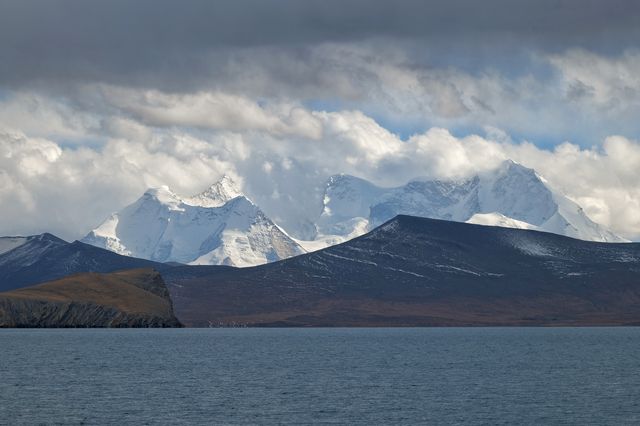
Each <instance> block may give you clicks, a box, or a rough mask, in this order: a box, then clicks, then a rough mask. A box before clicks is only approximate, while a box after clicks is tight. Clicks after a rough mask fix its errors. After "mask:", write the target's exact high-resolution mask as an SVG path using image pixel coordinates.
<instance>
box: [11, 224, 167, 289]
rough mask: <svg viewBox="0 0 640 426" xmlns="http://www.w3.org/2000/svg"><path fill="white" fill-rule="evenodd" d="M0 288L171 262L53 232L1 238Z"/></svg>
mask: <svg viewBox="0 0 640 426" xmlns="http://www.w3.org/2000/svg"><path fill="white" fill-rule="evenodd" d="M2 242H4V243H5V244H4V245H5V246H6V248H7V249H6V250H5V251H4V252H2V251H1V250H0V291H6V290H13V289H16V288H21V287H26V286H29V285H33V284H38V283H42V282H45V281H50V280H54V279H58V278H62V277H66V276H68V275H71V274H76V273H79V272H113V271H118V270H123V269H133V268H155V269H157V270H159V271H164V270H165V269H167V268H170V266H169V265H166V264H162V263H157V262H152V261H149V260H143V259H136V258H133V257H127V256H122V255H119V254H116V253H113V252H110V251H108V250H104V249H100V248H98V247H94V246H91V245H88V244H84V243H81V242H78V241H76V242H73V243H67V242H66V241H63V240H61V239H60V238H58V237H55V236H53V235H51V234H42V235H35V236H31V237H21V238H15V237H14V238H9V237H4V238H0V243H2Z"/></svg>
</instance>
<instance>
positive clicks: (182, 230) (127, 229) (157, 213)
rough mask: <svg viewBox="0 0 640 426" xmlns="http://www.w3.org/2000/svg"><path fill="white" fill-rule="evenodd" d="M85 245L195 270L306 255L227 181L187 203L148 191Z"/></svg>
mask: <svg viewBox="0 0 640 426" xmlns="http://www.w3.org/2000/svg"><path fill="white" fill-rule="evenodd" d="M81 241H82V242H85V243H88V244H92V245H94V246H97V247H102V248H106V249H108V250H111V251H114V252H116V253H119V254H123V255H127V256H134V257H139V258H143V259H149V260H154V261H158V262H169V261H174V262H180V263H189V264H194V265H231V266H240V267H243V266H253V265H259V264H262V263H267V262H272V261H276V260H280V259H285V258H288V257H291V256H295V255H298V254H302V253H304V249H303V248H302V247H301V246H300V245H298V244H297V243H296V242H295V241H294V240H293V239H291V238H290V237H289V236H288V235H287V234H286V233H285V232H284V231H283V230H282V229H280V228H279V227H278V226H277V225H276V224H274V223H273V222H272V221H271V220H270V219H269V218H268V217H267V216H266V215H265V214H264V213H263V212H262V210H260V208H259V207H258V206H256V205H255V204H254V203H252V202H251V200H249V199H248V198H247V197H245V196H244V195H243V194H242V193H241V192H240V191H239V190H238V189H237V187H236V185H235V184H234V182H233V180H232V179H231V178H229V177H228V176H225V177H223V178H222V179H221V180H220V181H219V182H217V183H215V184H214V185H212V186H211V187H210V188H209V189H207V190H206V191H204V192H202V193H200V194H198V195H195V196H192V197H186V198H181V197H180V196H178V195H176V194H175V193H173V192H172V191H171V190H170V189H169V188H168V187H166V186H163V187H161V188H155V189H149V190H148V191H147V192H145V193H144V195H143V196H142V197H141V198H140V199H138V200H137V201H136V202H134V203H133V204H131V205H129V206H127V207H125V208H124V209H123V210H121V211H120V212H118V213H114V214H112V215H111V216H110V217H109V218H108V219H107V220H105V221H104V222H103V223H102V224H101V225H100V226H98V227H97V228H96V229H94V230H93V231H91V232H90V233H89V234H88V235H87V236H86V237H84V238H83V239H82V240H81Z"/></svg>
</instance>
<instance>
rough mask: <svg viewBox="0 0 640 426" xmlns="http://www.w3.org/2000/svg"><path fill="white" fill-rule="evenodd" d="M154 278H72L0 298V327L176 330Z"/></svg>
mask: <svg viewBox="0 0 640 426" xmlns="http://www.w3.org/2000/svg"><path fill="white" fill-rule="evenodd" d="M180 326H181V325H180V322H179V321H178V320H177V319H176V317H175V316H174V314H173V307H172V304H171V299H170V298H169V292H168V291H167V288H166V286H165V284H164V282H163V280H162V277H161V276H160V274H159V273H158V272H156V271H153V270H151V269H137V270H130V271H124V272H118V273H113V274H95V273H88V274H78V275H73V276H70V277H67V278H64V279H61V280H57V281H52V282H48V283H44V284H41V285H37V286H32V287H27V288H23V289H19V290H14V291H10V292H5V293H0V327H180Z"/></svg>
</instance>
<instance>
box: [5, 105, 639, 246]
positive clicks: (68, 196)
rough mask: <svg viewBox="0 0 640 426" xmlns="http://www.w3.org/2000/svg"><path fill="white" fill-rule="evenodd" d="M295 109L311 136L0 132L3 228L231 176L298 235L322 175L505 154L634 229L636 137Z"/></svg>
mask: <svg viewBox="0 0 640 426" xmlns="http://www.w3.org/2000/svg"><path fill="white" fill-rule="evenodd" d="M270 108H271V107H270V106H266V107H265V109H266V110H270ZM296 108H300V107H296ZM246 113H247V114H251V110H249V111H247V112H246ZM275 116H278V115H275ZM278 117H281V116H278ZM300 117H301V118H300V119H301V120H302V121H304V120H307V119H308V117H312V119H313V122H314V123H315V124H314V126H317V127H318V129H319V131H318V132H317V133H316V136H317V137H313V138H309V137H306V136H305V135H304V132H302V133H301V132H296V131H292V132H290V133H283V132H281V131H280V129H279V128H277V126H276V127H272V126H266V127H265V128H263V129H256V128H255V127H252V128H249V129H248V130H244V131H239V130H235V131H231V130H228V129H225V130H223V129H217V130H212V131H206V132H204V131H203V130H202V129H192V128H190V127H179V126H178V125H177V124H174V125H173V126H169V127H155V126H150V125H149V124H148V123H146V124H145V123H144V122H143V121H137V120H134V119H132V118H125V117H123V116H119V115H116V116H106V117H103V118H102V119H101V122H102V128H108V129H110V130H108V131H106V132H105V133H106V134H110V135H111V136H110V137H109V138H108V139H107V140H106V142H105V143H104V145H102V146H100V147H88V146H75V147H73V146H72V147H70V146H65V145H62V144H60V143H57V142H55V141H54V140H51V139H46V138H39V137H32V136H31V135H29V134H27V133H25V132H22V131H9V130H3V131H2V132H0V205H1V206H2V211H3V220H2V222H1V223H0V234H30V233H37V232H43V231H50V232H54V233H57V234H60V235H61V236H63V237H65V238H79V237H81V236H82V235H83V234H84V233H85V232H86V231H88V230H89V229H90V228H92V227H93V226H95V225H96V224H98V223H99V222H100V221H101V220H102V219H103V218H104V217H105V216H106V215H107V214H108V213H110V212H111V211H113V210H117V209H119V208H121V207H122V206H124V205H125V204H127V203H129V202H131V201H133V200H134V199H136V198H137V197H138V196H139V195H140V194H141V193H142V192H143V191H144V190H145V189H146V187H149V186H158V185H162V184H167V185H169V186H171V187H172V188H174V189H175V190H176V191H177V192H179V193H182V194H185V195H186V194H191V193H195V192H197V191H200V190H202V189H204V188H205V187H206V186H208V185H209V184H210V183H212V182H213V181H214V180H215V179H217V178H218V177H219V176H220V175H221V174H222V173H230V174H232V175H233V176H235V177H237V178H238V179H239V180H240V182H241V183H242V184H243V186H244V188H245V190H246V191H247V193H248V194H249V195H250V196H251V197H252V198H253V199H254V200H255V201H256V202H258V203H259V204H260V205H262V206H263V208H264V209H265V210H266V211H267V213H268V214H270V215H272V216H273V217H274V219H275V220H276V221H279V222H281V223H282V224H283V225H284V226H286V227H288V228H289V229H290V230H292V231H294V232H296V233H297V234H298V235H303V234H304V233H305V229H306V228H308V227H309V225H310V222H309V220H310V219H312V218H313V217H314V215H316V214H319V212H320V208H321V205H320V194H321V192H322V189H323V184H324V181H325V179H326V178H327V177H328V176H329V175H331V174H334V173H349V174H354V175H357V176H361V177H364V178H366V179H370V180H372V181H374V182H376V183H377V184H380V185H387V186H393V185H399V184H402V183H404V182H406V181H407V180H409V179H411V178H414V177H418V176H423V177H428V178H446V179H449V178H454V179H457V178H464V177H466V176H469V175H471V174H473V173H476V172H478V171H482V170H485V169H488V168H492V167H494V166H495V165H497V164H498V163H499V162H500V161H502V160H504V159H506V158H512V159H514V160H516V161H519V162H521V163H523V164H525V165H527V166H529V167H533V168H535V169H536V170H538V171H539V172H540V173H541V174H542V175H543V176H545V177H546V178H547V179H548V180H549V181H550V182H551V184H553V185H554V186H556V187H557V188H559V189H561V190H562V191H564V192H565V193H566V194H567V195H569V196H570V197H572V198H574V199H575V200H576V201H578V202H580V203H581V204H582V205H583V206H584V207H585V209H586V211H587V213H588V214H589V215H590V216H591V217H592V218H593V219H594V220H596V221H598V222H601V223H603V224H605V225H607V226H610V227H611V228H612V229H613V230H614V231H616V232H618V233H620V234H622V235H624V236H627V237H632V238H636V237H638V236H640V188H638V185H637V183H638V182H640V143H638V142H637V141H633V140H629V139H627V138H624V137H621V136H612V137H609V138H606V139H605V140H604V141H603V142H602V144H601V145H599V146H596V147H594V148H588V149H585V148H581V147H579V146H578V145H575V144H571V143H568V142H567V143H563V144H561V145H558V146H557V147H555V148H554V149H553V150H544V149H540V148H538V147H536V146H535V145H533V144H531V143H526V142H525V143H514V142H512V141H511V139H510V138H509V137H508V135H507V134H506V133H504V132H503V131H501V130H499V129H496V128H488V131H487V135H488V136H484V137H482V136H477V135H470V136H467V137H462V138H459V137H455V136H453V135H452V134H451V133H450V132H449V131H447V130H445V129H443V128H432V129H430V130H428V131H427V132H425V133H422V134H418V135H415V136H413V137H411V138H409V139H408V140H405V141H403V140H401V139H400V138H399V137H398V136H396V135H394V134H393V133H392V132H390V131H389V130H387V129H385V128H383V127H382V126H380V125H379V124H378V123H376V122H375V121H374V120H373V119H372V118H370V117H368V116H366V115H365V114H363V113H362V112H358V111H340V112H324V111H310V110H301V114H300ZM294 120H295V119H294ZM292 126H293V128H295V126H296V124H295V123H292ZM307 230H308V229H307Z"/></svg>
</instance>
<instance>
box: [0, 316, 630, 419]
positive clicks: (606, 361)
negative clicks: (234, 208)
mask: <svg viewBox="0 0 640 426" xmlns="http://www.w3.org/2000/svg"><path fill="white" fill-rule="evenodd" d="M639 354H640V328H405V329H403V328H398V329H362V328H354V329H330V328H325V329H322V328H318V329H164V330H160V329H129V330H115V329H113V330H108V329H105V330H94V329H76V330H2V331H0V422H1V423H2V424H12V425H14V424H34V423H35V424H39V423H44V424H229V425H233V424H290V425H300V424H310V423H320V424H363V425H365V424H367V425H369V424H438V425H457V424H492V425H493V424H531V425H534V424H558V425H565V424H566V425H571V424H576V425H584V424H594V425H603V424H611V425H621V424H638V423H640V357H639Z"/></svg>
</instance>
